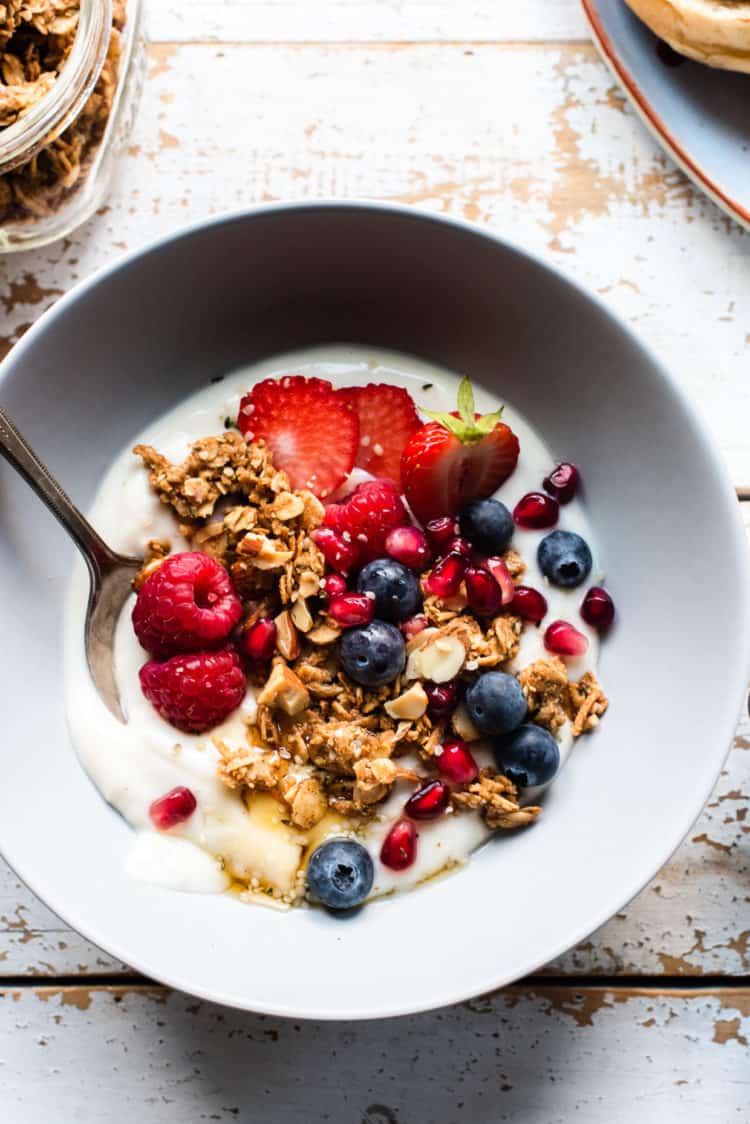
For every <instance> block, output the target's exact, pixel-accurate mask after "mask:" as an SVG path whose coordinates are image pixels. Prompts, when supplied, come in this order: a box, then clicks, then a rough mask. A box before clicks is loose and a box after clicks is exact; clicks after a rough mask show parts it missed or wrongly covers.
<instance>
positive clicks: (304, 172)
mask: <svg viewBox="0 0 750 1124" xmlns="http://www.w3.org/2000/svg"><path fill="white" fill-rule="evenodd" d="M150 32H151V37H152V43H151V46H150V48H149V65H148V77H147V81H146V85H145V90H144V95H143V99H142V103H141V109H140V113H139V116H138V120H137V123H136V127H135V130H134V134H133V136H132V138H131V141H130V144H129V146H128V150H127V152H126V153H125V154H124V157H123V159H122V161H121V164H120V167H119V169H118V174H117V178H116V182H115V185H114V187H113V191H112V193H111V197H110V199H109V200H108V203H107V206H106V207H104V208H103V209H102V211H101V213H100V214H99V215H97V216H96V217H95V218H94V219H93V220H92V221H91V222H90V223H89V224H87V226H86V227H84V228H83V229H82V230H80V231H79V232H77V233H76V234H75V235H74V236H73V237H72V238H70V239H69V240H66V241H65V242H62V243H59V244H57V245H54V246H51V247H49V248H47V249H45V250H41V251H37V252H32V253H26V254H19V255H11V256H8V257H5V258H3V259H2V260H0V352H5V351H7V350H8V349H9V348H10V347H11V346H12V345H13V343H14V342H15V341H16V340H17V339H19V338H20V336H21V335H22V334H23V332H24V331H25V330H26V329H27V328H28V327H29V326H30V325H31V324H32V323H33V322H34V321H35V320H36V319H37V317H38V316H39V315H40V314H41V312H43V311H44V309H45V308H47V307H48V306H49V305H50V304H52V303H53V302H54V300H55V299H56V298H57V297H58V296H59V295H60V294H61V293H63V292H65V291H67V290H68V289H69V288H70V286H71V285H72V284H73V283H74V282H76V281H77V280H79V279H81V278H83V277H85V276H87V275H89V274H90V273H91V272H92V271H94V270H95V269H97V268H99V267H101V266H103V265H105V264H106V263H108V262H111V261H113V260H115V259H116V258H117V257H118V256H119V255H121V254H122V253H123V252H125V251H127V250H132V249H136V248H137V247H139V246H141V245H143V244H144V243H145V242H147V241H149V240H150V239H152V238H155V237H157V236H159V235H160V234H163V233H165V232H168V231H171V230H174V229H177V228H178V227H180V226H182V225H183V224H185V223H187V222H191V221H196V220H199V219H202V218H204V217H206V216H208V215H211V214H217V213H220V212H222V211H225V210H228V209H231V208H236V207H242V206H247V205H250V204H254V203H263V202H269V201H273V200H277V199H306V198H320V197H324V196H335V197H339V198H361V197H364V198H378V199H391V200H398V201H400V202H405V203H410V204H412V205H415V206H418V207H423V208H427V209H430V210H433V211H439V212H442V213H445V214H450V215H456V216H458V217H461V218H464V219H468V220H470V221H474V222H478V223H480V224H481V225H483V226H485V227H487V228H488V229H491V230H493V231H496V232H497V233H499V234H501V235H503V236H506V237H510V238H512V239H515V240H517V241H519V242H522V243H523V244H525V245H526V246H528V247H530V248H531V249H533V250H535V251H536V252H537V253H538V254H540V255H541V256H542V257H544V258H546V259H547V260H549V261H552V262H554V263H555V264H556V265H557V266H559V267H560V268H561V269H563V270H564V271H565V272H566V274H568V275H569V276H571V277H573V278H574V279H576V280H577V281H579V282H581V283H582V284H584V285H586V286H588V287H589V288H591V289H593V290H595V291H596V292H597V293H598V294H599V295H600V297H601V299H602V300H603V301H604V302H605V303H606V304H607V305H608V307H610V308H611V309H613V310H614V311H616V312H617V313H619V314H620V315H621V316H624V317H625V318H626V319H627V320H628V321H629V322H630V323H631V324H632V325H633V326H634V327H635V329H636V331H637V332H638V333H639V334H640V336H641V337H642V338H643V340H644V341H645V342H646V343H648V344H650V345H651V346H652V347H653V348H654V349H655V350H656V351H657V352H658V354H659V355H660V356H661V357H662V359H663V361H664V363H665V365H666V366H667V367H668V368H669V369H670V370H671V372H672V374H673V375H674V377H675V378H676V379H677V381H678V382H679V383H680V385H681V386H682V387H683V388H684V390H685V391H686V393H687V394H688V396H689V397H690V398H691V400H692V401H693V403H694V404H695V407H696V408H697V409H698V410H699V411H700V413H701V414H702V415H703V417H704V418H705V420H706V422H707V424H708V425H709V427H710V429H711V430H712V432H713V434H714V436H715V439H716V441H717V443H718V445H719V447H720V448H721V449H722V451H723V453H724V455H725V457H726V460H727V463H728V466H729V470H730V472H731V474H732V478H733V480H734V482H735V483H736V484H737V485H750V442H749V441H748V440H747V433H746V430H747V425H746V418H747V417H748V416H750V410H749V407H750V381H749V380H748V377H747V371H748V356H749V355H750V286H749V285H748V272H749V269H750V261H749V243H748V236H747V234H745V233H744V232H743V231H741V230H740V229H739V228H737V227H736V226H734V225H733V224H732V223H731V222H730V221H729V220H728V219H726V218H725V217H724V216H723V215H722V214H721V213H720V212H719V211H718V210H717V209H716V208H715V207H714V206H713V205H712V204H711V203H710V202H708V201H707V200H706V199H705V198H704V197H703V196H701V195H700V194H699V193H697V192H696V191H695V189H694V188H693V187H692V186H691V185H690V184H689V183H688V182H687V181H686V180H685V178H684V177H683V176H682V175H681V173H680V172H679V171H677V170H676V169H675V168H674V167H673V165H672V164H671V163H670V162H669V161H668V159H667V158H666V157H665V156H664V155H663V154H662V153H661V151H660V150H659V149H658V148H657V147H656V145H655V143H654V142H653V141H652V140H651V138H650V137H649V136H648V135H647V134H646V133H645V132H644V130H643V129H642V127H641V125H640V124H639V122H638V121H637V119H636V118H635V116H634V114H633V113H632V111H631V110H630V109H629V107H628V106H627V105H626V104H625V102H624V99H623V97H622V96H621V94H620V92H619V91H618V89H617V88H616V87H615V86H613V84H612V80H611V78H610V77H609V75H608V74H607V72H606V71H605V69H604V67H603V65H602V64H601V62H600V61H599V59H598V58H597V56H596V54H595V52H594V50H593V48H592V47H591V45H590V44H589V43H588V40H587V35H586V31H585V25H584V21H583V17H582V15H581V12H580V10H579V5H578V2H577V0H529V2H527V3H525V4H518V3H515V2H513V3H511V2H510V0H483V2H482V3H468V2H466V3H462V2H461V0H389V2H385V0H383V2H378V0H318V2H316V3H311V2H310V0H277V2H274V0H210V3H205V0H204V2H202V3H198V0H181V2H178V0H150ZM745 507H746V509H748V510H750V505H745ZM709 594H710V563H709V562H708V559H707V590H706V595H709ZM677 721H678V724H679V722H680V721H689V716H685V717H683V716H677ZM749 766H750V720H748V719H747V718H743V720H742V722H741V723H740V726H739V728H738V731H737V737H736V739H735V744H734V747H733V749H732V751H731V754H730V756H729V759H728V761H727V765H726V768H725V770H724V772H723V773H722V776H721V778H720V779H719V781H718V783H717V786H716V789H715V791H714V795H713V797H712V799H711V801H710V802H709V804H708V806H707V807H706V809H705V811H704V813H703V815H702V817H701V818H700V820H699V822H698V823H697V824H696V825H695V827H694V829H693V831H692V832H691V833H690V835H689V837H688V838H687V839H686V841H685V842H684V843H683V845H682V846H681V848H680V849H679V850H678V852H677V853H676V855H675V856H674V857H673V859H672V860H671V861H670V862H669V863H668V864H667V865H666V866H665V867H664V869H663V870H662V871H661V872H660V874H659V875H658V877H657V878H656V879H655V880H654V881H653V882H652V883H651V884H650V885H649V886H648V887H646V888H645V889H644V890H643V892H642V893H641V894H640V895H639V896H638V897H637V898H636V899H635V900H634V901H633V902H632V903H630V905H629V906H627V907H626V908H625V909H624V910H623V912H622V913H621V914H620V915H618V916H617V917H615V918H613V919H612V920H611V921H610V922H609V923H608V924H607V925H605V926H604V927H603V928H602V929H600V930H599V931H598V932H597V933H594V934H592V936H591V937H590V938H589V939H588V940H586V941H585V942H583V943H582V944H581V945H579V946H578V947H577V948H575V949H573V950H571V951H570V952H569V953H567V954H566V955H565V956H563V957H562V958H561V959H560V960H558V961H557V962H556V963H554V964H552V965H550V966H548V968H547V969H545V970H544V972H543V973H542V974H541V975H540V977H539V978H535V979H532V980H529V981H526V982H525V983H524V984H522V985H519V986H517V987H515V988H511V989H508V990H506V991H505V992H503V993H502V994H499V995H497V996H493V997H491V998H489V999H482V1000H477V1001H475V1002H473V1003H470V1004H466V1005H462V1006H459V1007H456V1008H452V1009H449V1010H446V1011H443V1012H440V1013H437V1014H433V1015H425V1016H419V1017H416V1018H413V1019H406V1020H400V1021H398V1022H387V1023H381V1024H366V1025H361V1026H354V1025H352V1026H349V1025H337V1026H325V1025H324V1026H318V1025H315V1024H301V1025H297V1024H293V1023H285V1022H283V1021H279V1020H272V1019H263V1018H260V1017H255V1016H251V1015H242V1014H237V1013H233V1012H229V1011H223V1010H221V1009H219V1008H216V1007H213V1006H211V1005H210V1004H203V1003H198V1002H195V1001H193V1000H190V999H188V998H186V997H185V996H182V995H175V994H172V995H170V994H168V993H167V992H165V991H164V990H162V989H160V988H156V987H154V986H152V985H149V984H148V982H147V981H141V980H138V979H135V978H133V977H132V975H131V973H130V972H129V970H128V969H127V967H126V966H125V965H122V964H119V963H116V962H113V961H112V960H111V958H109V957H108V956H107V955H105V954H104V953H101V952H100V951H98V950H97V949H95V948H92V947H91V946H90V945H89V944H88V943H87V942H86V941H84V940H83V939H82V938H80V937H78V936H77V935H76V934H74V933H72V932H71V931H70V930H69V929H68V928H67V927H66V926H65V925H64V924H63V923H62V922H60V921H58V920H57V919H56V918H55V917H54V916H52V915H51V914H50V913H49V911H47V910H46V909H45V907H44V906H43V905H42V904H41V903H39V902H38V901H37V900H36V899H35V898H34V897H33V895H32V894H31V893H29V891H27V890H26V889H25V888H24V887H23V886H22V885H21V884H20V883H19V881H18V879H17V878H16V877H15V876H14V875H13V873H12V872H11V871H10V870H9V869H8V868H7V867H5V866H3V865H2V863H0V1115H1V1116H2V1117H3V1119H7V1120H8V1121H9V1124H27V1122H29V1124H31V1122H32V1121H33V1122H34V1124H36V1121H38V1120H42V1119H43V1120H50V1121H58V1120H59V1121H64V1122H65V1124H68V1121H78V1120H80V1121H96V1122H97V1124H106V1122H110V1121H112V1122H116V1124H120V1122H125V1121H131V1120H132V1119H134V1118H136V1117H137V1118H140V1119H142V1120H143V1121H144V1122H146V1124H150V1122H151V1121H154V1122H157V1121H158V1122H159V1124H162V1122H164V1124H171V1122H172V1121H175V1122H176V1121H180V1122H182V1121H185V1120H190V1121H192V1120H195V1121H198V1120H219V1121H222V1120H227V1121H229V1120H241V1121H252V1122H255V1121H259V1122H260V1121H262V1122H263V1124H276V1122H277V1121H278V1122H279V1124H282V1122H283V1124H297V1122H298V1121H299V1122H300V1124H303V1122H304V1124H314V1122H317V1121H323V1120H328V1121H334V1122H335V1124H339V1122H340V1124H349V1122H352V1124H360V1122H361V1124H431V1122H433V1121H435V1122H440V1124H450V1122H453V1121H459V1120H460V1121H464V1120H466V1121H472V1122H476V1124H484V1122H485V1121H487V1122H489V1121H493V1122H494V1121H501V1120H511V1119H512V1120H514V1121H522V1122H523V1124H547V1122H553V1121H555V1122H556V1121H561V1122H562V1121H565V1122H567V1121H569V1120H573V1119H576V1120H580V1121H582V1122H584V1124H589V1122H590V1124H600V1122H601V1121H602V1120H605V1119H611V1120H614V1121H626V1122H630V1121H634V1122H635V1121H638V1122H639V1124H643V1122H645V1124H650V1122H651V1121H653V1122H656V1121H659V1124H662V1122H663V1121H664V1120H671V1119H674V1118H676V1116H677V1113H678V1112H679V1113H680V1114H681V1116H682V1117H684V1118H685V1120H686V1121H687V1124H692V1122H693V1121H696V1124H697V1122H698V1121H700V1122H701V1124H706V1122H709V1124H725V1122H726V1121H729V1120H738V1121H742V1120H747V1119H750V1109H748V1108H747V1105H748V1100H749V1097H748V1093H749V1092H750V1090H749V1089H748V1068H747V1042H748V1034H749V1032H750V987H748V979H750V964H749V963H748V958H749V957H750V949H749V947H748V941H749V940H750V889H749V888H748V887H749V886H750V820H749V819H748V796H749V794H750V790H749V789H748V779H747V778H748V772H749V771H750V770H749ZM3 987H4V988H5V990H2V988H3Z"/></svg>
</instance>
